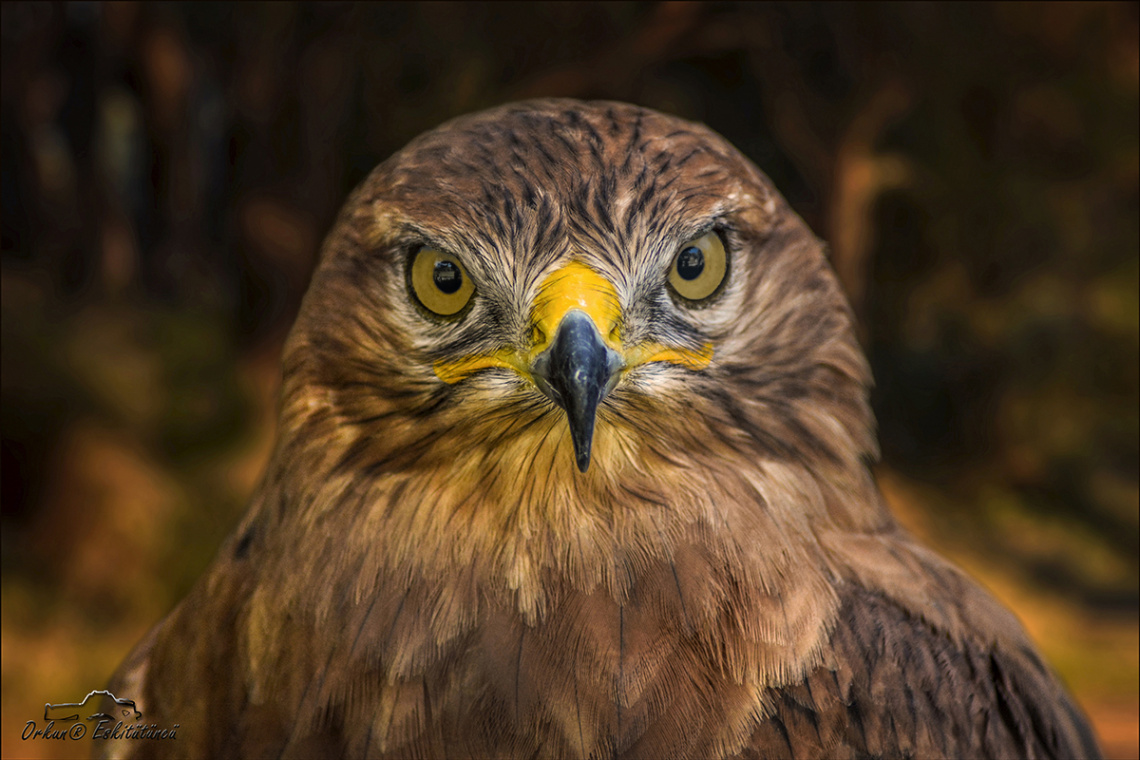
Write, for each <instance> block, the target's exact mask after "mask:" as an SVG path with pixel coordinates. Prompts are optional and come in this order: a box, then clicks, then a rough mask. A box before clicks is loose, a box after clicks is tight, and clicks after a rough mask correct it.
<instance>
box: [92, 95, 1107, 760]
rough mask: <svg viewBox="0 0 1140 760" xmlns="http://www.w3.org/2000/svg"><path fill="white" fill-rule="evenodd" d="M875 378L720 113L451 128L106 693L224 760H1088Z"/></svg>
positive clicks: (344, 217)
mask: <svg viewBox="0 0 1140 760" xmlns="http://www.w3.org/2000/svg"><path fill="white" fill-rule="evenodd" d="M869 384H870V375H869V371H868V368H867V364H866V361H865V359H864V357H863V354H862V352H861V350H860V349H859V346H858V344H857V342H856V340H855V337H854V333H853V331H852V317H851V313H850V310H849V308H848V306H847V304H846V302H845V300H844V297H843V295H842V293H841V291H840V289H839V286H838V284H837V282H836V278H835V276H834V275H833V273H832V271H831V269H830V268H829V266H828V264H827V262H826V260H825V257H824V254H823V251H822V247H821V245H820V243H819V241H818V240H817V239H816V238H815V237H814V236H813V235H812V234H811V232H810V231H809V230H808V229H807V227H806V226H805V225H804V224H803V222H802V221H801V220H800V219H799V218H798V217H797V216H796V215H795V214H794V213H792V211H791V210H790V209H789V208H788V206H787V205H786V203H785V202H784V201H783V199H782V198H781V197H780V196H779V195H778V194H777V192H776V191H775V189H774V188H773V187H772V185H771V183H770V182H769V181H768V180H767V178H766V177H765V176H764V175H763V174H762V173H761V172H760V171H759V170H757V169H756V168H755V167H754V166H753V165H752V164H751V163H750V162H749V161H747V160H746V159H745V158H744V157H743V156H742V155H740V153H738V152H737V151H736V150H735V149H734V148H732V146H730V145H729V144H727V143H726V142H725V141H724V140H723V139H722V138H720V137H719V136H717V135H716V134H714V133H712V132H711V131H709V130H708V129H706V128H705V127H703V126H700V125H696V124H692V123H688V122H684V121H681V120H678V119H675V118H672V117H668V116H663V115H661V114H658V113H654V112H652V111H648V110H645V109H641V108H636V107H633V106H628V105H622V104H617V103H580V102H575V101H564V100H549V101H537V102H531V103H522V104H514V105H508V106H504V107H501V108H498V109H494V110H492V111H488V112H485V113H481V114H476V115H474V116H469V117H465V118H462V119H458V120H456V121H453V122H450V123H448V124H446V125H444V126H442V127H440V128H439V129H437V130H435V131H433V132H430V133H428V134H426V135H424V136H422V137H420V138H418V139H417V140H415V141H414V142H412V143H411V144H410V145H408V146H407V147H406V148H405V149H404V150H402V151H401V152H399V153H397V154H396V155H395V156H393V157H392V158H391V159H389V160H388V161H386V162H385V163H384V164H382V165H381V166H380V167H379V168H378V169H376V171H375V172H373V173H372V175H371V176H370V177H369V178H368V179H367V180H366V181H365V182H364V184H363V185H362V186H361V187H360V188H359V189H358V190H357V191H356V192H355V193H354V194H353V196H352V197H351V198H350V200H349V201H348V203H347V204H346V206H345V209H344V211H343V212H342V214H341V216H340V219H339V221H338V222H337V224H336V226H335V228H334V229H333V231H332V233H331V234H330V235H329V238H328V240H327V242H326V243H325V247H324V251H323V254H322V257H321V261H320V264H319V266H318V268H317V271H316V273H315V274H314V276H313V282H312V286H311V288H310V290H309V293H308V295H307V296H306V298H305V301H304V305H303V307H302V309H301V313H300V316H299V317H298V320H297V324H296V326H295V327H294V329H293V332H292V334H291V336H290V339H289V341H288V344H287V346H286V349H285V358H284V382H283V389H282V398H281V413H280V429H279V432H278V440H277V445H276V449H275V451H274V454H273V457H272V460H271V462H270V464H269V468H268V471H267V473H266V475H265V478H264V481H263V482H262V484H261V486H260V487H259V489H258V491H257V493H256V495H255V496H254V498H253V501H252V504H251V506H250V509H249V512H248V513H247V514H246V516H245V518H244V519H243V520H242V522H241V524H240V525H239V527H238V528H237V530H236V531H235V533H234V534H233V536H232V537H231V538H230V539H229V540H228V541H227V542H226V544H225V545H224V546H223V547H222V549H221V552H220V553H219V555H218V557H217V559H216V560H215V562H214V564H213V566H212V567H211V568H210V569H209V571H208V572H207V573H206V575H205V577H204V578H203V579H202V580H201V581H200V582H199V583H198V585H197V586H196V588H195V589H194V590H193V591H192V592H191V594H190V596H189V597H188V598H187V599H186V600H185V601H184V602H183V603H182V604H181V605H180V606H179V607H178V608H177V609H176V610H175V611H174V612H173V613H172V614H171V615H170V616H169V617H168V618H167V619H166V620H165V621H163V622H162V623H161V624H160V625H159V626H157V627H156V628H155V629H154V631H152V632H151V634H150V635H149V636H148V637H147V639H146V640H145V641H144V642H143V643H142V644H140V645H139V647H138V648H137V649H136V651H135V653H134V654H132V655H131V657H130V658H129V659H128V660H127V662H125V663H124V665H123V666H122V668H121V669H120V672H119V673H118V675H117V676H116V679H115V682H114V683H113V684H112V690H113V691H114V692H115V693H116V694H117V695H118V696H120V697H124V696H125V697H128V698H133V699H135V700H136V701H137V702H138V704H139V707H140V709H141V710H142V711H143V713H144V715H145V719H146V721H148V722H157V723H159V724H174V723H177V724H179V726H180V728H179V732H178V738H177V750H176V752H177V754H180V755H189V756H198V757H207V756H208V757H319V756H329V757H339V756H347V757H385V758H387V757H424V758H434V757H439V758H443V757H447V758H536V757H537V758H587V757H593V758H610V757H621V758H650V759H658V758H714V757H740V758H777V757H794V758H812V757H818V758H841V757H922V758H926V757H936V756H947V757H1013V756H1027V757H1090V756H1095V755H1096V754H1097V749H1096V746H1095V743H1094V741H1093V739H1092V738H1091V734H1090V731H1089V728H1088V726H1087V723H1086V722H1085V720H1084V718H1083V717H1082V716H1081V714H1080V713H1079V711H1078V710H1077V708H1076V707H1075V706H1074V704H1073V702H1072V701H1071V699H1070V698H1069V697H1068V696H1067V695H1066V694H1065V692H1064V691H1063V690H1062V688H1061V687H1060V685H1059V684H1058V683H1057V681H1056V680H1055V678H1054V677H1053V676H1052V675H1051V674H1050V673H1049V671H1048V670H1047V668H1046V667H1045V666H1044V665H1043V664H1042V662H1041V659H1040V658H1039V657H1038V655H1037V654H1035V652H1034V650H1033V648H1032V646H1031V644H1030V643H1029V641H1028V640H1027V638H1026V636H1025V634H1024V633H1023V631H1022V630H1021V628H1020V626H1019V625H1018V624H1017V622H1016V621H1015V620H1014V618H1013V617H1012V616H1011V615H1010V614H1009V613H1008V612H1006V611H1005V610H1004V609H1002V608H1001V607H1000V606H999V605H998V604H997V603H996V602H994V601H993V600H992V599H991V598H990V597H989V596H988V595H987V594H986V593H985V592H983V591H981V590H980V589H979V588H978V587H977V586H976V585H974V583H973V582H971V581H970V580H969V579H968V578H966V577H965V576H964V575H963V574H962V573H961V572H960V571H958V570H956V569H955V568H954V567H952V566H951V565H949V564H948V563H946V562H945V561H944V560H942V559H940V558H939V557H937V556H936V555H934V554H932V553H931V552H930V551H928V550H926V549H924V548H923V547H922V546H920V545H918V544H916V543H915V542H914V541H913V540H912V539H911V538H910V537H909V536H908V535H906V534H905V533H904V532H902V531H901V530H900V529H899V527H898V526H897V525H896V523H895V522H894V520H893V519H892V518H891V516H890V515H889V513H888V512H887V510H886V509H885V507H884V506H883V502H882V498H881V496H880V495H879V491H878V488H877V486H876V484H875V482H874V479H873V477H872V475H871V474H870V472H869V471H868V463H869V462H871V461H873V460H874V459H875V458H876V456H877V444H876V441H875V436H874V431H873V420H872V416H871V412H870V410H869V407H868V404H867V392H868V386H869ZM171 746H172V745H170V744H163V743H161V742H150V743H148V742H145V741H143V742H140V741H127V742H124V743H122V744H120V745H117V746H113V745H109V746H107V747H106V748H105V749H106V750H107V751H109V752H127V753H131V754H134V755H135V756H145V755H147V754H148V753H150V752H154V753H156V754H160V753H163V752H169V751H171Z"/></svg>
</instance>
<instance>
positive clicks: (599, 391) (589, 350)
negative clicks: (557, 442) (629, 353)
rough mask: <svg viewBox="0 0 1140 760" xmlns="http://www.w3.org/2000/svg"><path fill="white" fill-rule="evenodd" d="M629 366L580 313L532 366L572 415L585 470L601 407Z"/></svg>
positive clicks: (567, 319) (543, 387) (538, 381)
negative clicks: (623, 369) (620, 375)
mask: <svg viewBox="0 0 1140 760" xmlns="http://www.w3.org/2000/svg"><path fill="white" fill-rule="evenodd" d="M624 365H625V362H624V361H622V357H621V355H620V354H619V353H618V352H617V351H614V350H613V349H612V348H610V347H609V346H607V345H606V344H605V342H604V341H603V340H602V336H601V335H600V334H599V333H598V328H597V327H596V326H595V325H594V320H593V319H591V318H590V316H589V315H588V314H586V313H585V312H583V311H581V310H579V309H572V310H570V311H568V312H567V313H566V316H564V317H563V318H562V321H561V323H560V324H559V325H558V331H557V332H556V333H555V335H554V341H553V342H552V343H551V344H550V347H549V348H547V349H546V350H545V351H543V352H542V353H540V354H539V355H538V356H536V357H535V359H534V362H533V363H532V364H531V368H530V371H531V375H532V377H534V381H535V385H537V386H538V389H539V390H540V391H542V392H543V393H544V394H546V396H547V397H548V398H549V399H550V400H551V401H553V402H554V403H556V404H558V405H559V406H560V407H562V409H563V411H565V412H566V421H567V423H569V425H570V439H571V441H572V442H573V444H574V460H575V461H576V462H577V464H578V469H579V470H580V471H581V472H585V471H586V470H587V469H588V468H589V467H590V447H591V445H592V443H593V440H594V421H595V419H596V418H597V413H598V404H599V403H601V401H602V399H604V398H605V397H606V394H608V393H609V392H610V390H611V389H613V387H614V385H615V384H616V383H617V380H618V376H619V373H620V372H621V370H622V367H623V366H624Z"/></svg>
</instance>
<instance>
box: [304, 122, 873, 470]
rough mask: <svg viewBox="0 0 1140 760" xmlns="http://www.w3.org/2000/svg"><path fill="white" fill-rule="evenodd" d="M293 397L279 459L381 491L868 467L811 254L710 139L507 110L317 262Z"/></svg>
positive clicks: (332, 241)
mask: <svg viewBox="0 0 1140 760" xmlns="http://www.w3.org/2000/svg"><path fill="white" fill-rule="evenodd" d="M286 378H287V380H286V386H285V409H284V415H283V421H284V423H285V433H284V434H285V435H286V436H288V435H289V431H290V429H293V430H295V431H298V432H297V435H299V436H301V437H304V438H305V439H306V440H307V441H310V442H311V441H312V440H314V437H315V438H316V439H317V440H324V441H326V442H327V443H328V444H330V446H329V447H328V450H329V451H330V452H331V451H337V452H339V453H338V454H337V457H338V459H337V463H338V464H339V465H340V466H342V467H353V468H365V469H368V470H369V471H370V472H372V473H380V472H384V471H386V470H389V471H391V470H399V471H406V470H407V469H409V468H414V467H417V466H424V467H427V466H436V467H437V469H438V467H439V466H440V463H441V461H442V460H444V459H450V460H451V462H452V463H453V464H454V465H455V467H457V468H459V469H462V470H464V471H468V472H469V473H470V472H484V473H486V472H489V471H491V470H495V471H501V470H503V469H504V468H505V469H507V470H511V471H514V472H516V473H517V472H521V471H527V472H537V471H547V472H549V471H561V470H562V469H564V468H566V467H567V465H570V466H573V467H576V469H577V470H578V471H580V472H568V473H567V475H566V477H567V479H568V480H573V479H574V478H584V479H586V480H589V479H590V478H603V479H604V478H610V479H612V478H614V477H616V475H615V473H618V472H619V471H622V470H628V469H629V468H631V467H632V468H634V469H638V470H645V469H647V468H652V467H653V466H654V465H653V464H652V463H653V462H659V463H664V464H667V465H668V466H669V467H674V468H682V469H683V468H686V467H689V466H690V464H691V463H690V462H688V461H685V458H686V457H687V456H688V455H690V454H703V455H705V456H706V458H707V459H709V460H715V461H718V462H721V463H722V465H723V466H732V465H731V464H724V463H725V462H731V460H732V459H733V458H734V457H743V458H744V459H745V460H747V461H749V462H756V461H760V460H762V459H764V458H789V457H792V456H796V455H799V456H807V457H810V458H812V459H821V460H822V459H828V458H832V459H833V458H836V457H847V456H849V455H850V456H852V457H854V458H855V459H858V458H859V457H861V456H865V455H867V454H868V453H870V452H873V450H874V440H873V434H872V433H871V420H870V414H869V412H868V410H867V406H866V389H867V385H868V374H867V370H866V365H865V361H864V359H863V357H862V354H861V352H860V350H859V348H858V346H857V344H856V342H855V340H854V337H853V332H852V329H851V317H850V312H849V309H848V307H847V305H846V301H845V299H844V298H843V296H842V294H841V292H840V289H839V287H838V285H837V282H836V280H835V277H834V275H833V274H832V272H831V270H830V267H829V266H828V264H827V263H826V261H825V257H824V254H823V252H822V246H821V245H820V243H819V242H818V240H817V239H816V238H815V237H814V236H813V235H812V234H811V232H810V231H809V230H808V229H807V228H806V226H805V225H804V224H803V222H802V221H800V220H799V218H798V217H796V216H795V214H794V213H792V212H791V211H790V209H789V208H788V207H787V205H786V203H785V202H784V201H783V199H782V198H781V197H780V196H779V195H778V193H777V192H776V191H775V190H774V188H772V186H771V184H770V182H769V181H768V180H767V178H766V177H765V176H764V175H763V174H762V173H761V172H760V171H759V170H758V169H756V167H755V166H754V165H753V164H752V163H750V162H749V161H748V160H747V159H746V158H744V157H743V156H742V155H741V154H740V153H739V152H738V151H737V150H736V149H734V148H733V147H732V146H731V145H729V144H728V143H727V142H726V141H725V140H724V139H723V138H721V137H720V136H718V135H716V134H715V133H713V132H712V131H710V130H709V129H707V128H705V127H703V126H701V125H697V124H693V123H690V122H685V121H682V120H680V119H676V118H673V117H669V116H665V115H662V114H659V113H655V112H652V111H649V110H646V109H642V108H637V107H634V106H629V105H624V104H617V103H604V102H603V103H581V102H577V101H566V100H547V101H536V102H530V103H521V104H512V105H508V106H503V107H500V108H497V109H493V110H491V111H487V112H484V113H480V114H476V115H473V116H467V117H463V118H460V119H457V120H455V121H452V122H450V123H448V124H445V125H443V126H441V127H439V128H438V129H436V130H433V131H431V132H428V133H426V134H425V135H423V136H421V137H419V138H417V139H416V140H414V141H413V142H412V143H411V144H409V145H408V146H407V147H406V148H404V149H403V150H402V151H400V152H399V153H397V154H395V155H394V156H393V157H392V158H390V159H389V160H388V161H386V162H385V163H384V164H382V165H381V166H380V167H378V168H377V169H376V170H375V171H374V172H373V173H372V175H371V176H370V177H369V178H368V179H367V180H366V181H365V182H364V183H363V185H362V186H361V187H360V188H359V189H358V190H357V191H356V193H355V194H354V196H353V197H352V199H350V201H349V203H348V204H347V205H346V208H345V210H344V212H343V213H342V215H341V218H340V220H339V222H338V224H337V226H336V228H335V229H334V231H333V233H332V234H331V235H330V237H329V240H328V241H327V242H326V245H325V249H324V251H323V254H322V260H321V263H320V265H319V267H318V269H317V271H316V273H315V275H314V281H313V284H312V287H311V289H310V292H309V293H308V295H307V296H306V300H305V303H304V306H303V308H302V313H301V316H300V318H299V320H298V324H297V327H296V328H295V330H294V333H293V336H292V338H291V341H290V343H289V346H288V347H287V356H286ZM322 422H323V423H325V424H324V426H323V427H321V424H320V423H322ZM290 425H292V428H290ZM303 425H309V426H310V427H309V429H308V430H307V431H306V432H304V433H301V432H300V428H301V426H303ZM314 425H316V426H317V427H320V428H321V430H319V431H318V430H315V429H314V428H313V427H312V426H314ZM330 455H331V454H330ZM647 463H649V464H647ZM588 468H589V472H587V469H588ZM583 473H584V474H583Z"/></svg>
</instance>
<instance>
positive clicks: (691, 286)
mask: <svg viewBox="0 0 1140 760" xmlns="http://www.w3.org/2000/svg"><path fill="white" fill-rule="evenodd" d="M727 271H728V254H727V253H725V250H724V243H722V242H721V240H720V235H717V234H716V233H715V232H707V233H705V234H704V235H701V236H700V237H699V238H696V239H695V240H690V241H689V242H687V243H685V244H684V245H683V246H681V249H680V250H679V251H678V252H677V258H675V259H673V266H672V267H670V268H669V284H670V285H671V286H672V287H673V290H674V291H675V292H676V293H677V295H679V296H681V298H684V299H685V300H686V301H703V300H704V299H706V298H708V297H709V296H711V295H712V294H713V293H716V292H717V289H718V288H720V284H721V283H722V282H724V275H725V273H726V272H727Z"/></svg>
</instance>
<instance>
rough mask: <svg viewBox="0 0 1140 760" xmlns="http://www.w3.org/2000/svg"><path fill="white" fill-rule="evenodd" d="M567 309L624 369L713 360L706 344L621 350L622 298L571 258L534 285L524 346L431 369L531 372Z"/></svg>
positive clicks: (457, 374)
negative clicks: (586, 320) (584, 319)
mask: <svg viewBox="0 0 1140 760" xmlns="http://www.w3.org/2000/svg"><path fill="white" fill-rule="evenodd" d="M572 309H578V310H580V311H582V312H584V313H585V314H587V315H588V316H589V317H590V319H591V320H593V322H594V326H595V327H596V328H597V330H598V334H599V335H600V336H601V337H602V340H603V341H605V343H606V345H608V346H609V347H610V348H612V349H614V350H615V351H617V352H619V353H621V354H622V356H623V358H624V359H625V366H624V368H623V371H628V370H630V369H632V368H633V367H636V366H638V365H641V364H648V363H649V362H670V363H672V364H678V365H680V366H682V367H686V368H688V369H691V370H701V369H704V368H705V367H707V366H708V365H709V363H710V362H711V361H712V355H713V348H712V346H711V345H709V344H705V345H704V346H703V347H702V348H701V349H700V350H697V351H694V350H691V349H687V348H681V347H669V346H664V345H662V344H660V343H641V344H638V345H637V346H633V347H631V348H630V350H629V351H628V352H625V351H623V349H622V345H621V304H620V302H619V301H618V296H617V290H615V288H614V286H613V283H611V282H610V281H609V280H607V279H606V278H605V277H603V276H602V275H600V274H598V273H597V272H596V271H594V270H593V269H591V268H590V267H588V266H586V265H585V264H583V263H581V262H578V261H572V262H570V263H569V264H567V265H566V266H564V267H562V268H560V269H557V270H555V271H554V272H551V273H550V274H549V275H548V276H547V277H546V279H545V280H543V282H542V284H541V285H540V286H539V288H538V295H537V296H536V297H535V299H534V304H533V305H532V307H531V325H532V330H531V346H530V349H529V350H528V351H525V352H524V351H519V350H517V349H513V348H503V349H500V350H499V351H496V352H494V353H491V354H484V355H475V356H465V357H463V358H461V359H456V360H451V361H438V362H436V363H435V365H434V366H433V369H434V370H435V374H436V375H437V376H438V377H439V379H440V380H443V381H444V382H445V383H457V382H459V381H460V380H462V379H463V378H465V377H467V376H468V375H470V374H472V373H474V372H477V371H479V370H481V369H488V368H491V367H502V368H505V369H513V370H515V371H516V372H518V373H519V374H520V375H522V376H523V377H525V378H528V379H529V378H530V377H531V375H530V365H531V362H533V361H534V359H535V357H537V356H538V355H539V354H540V353H542V352H543V351H544V350H546V348H547V346H548V345H549V344H550V341H551V340H553V338H554V335H555V333H557V331H558V326H559V325H560V324H561V323H562V319H563V318H564V317H565V316H566V314H567V313H568V312H570V311H571V310H572Z"/></svg>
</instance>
